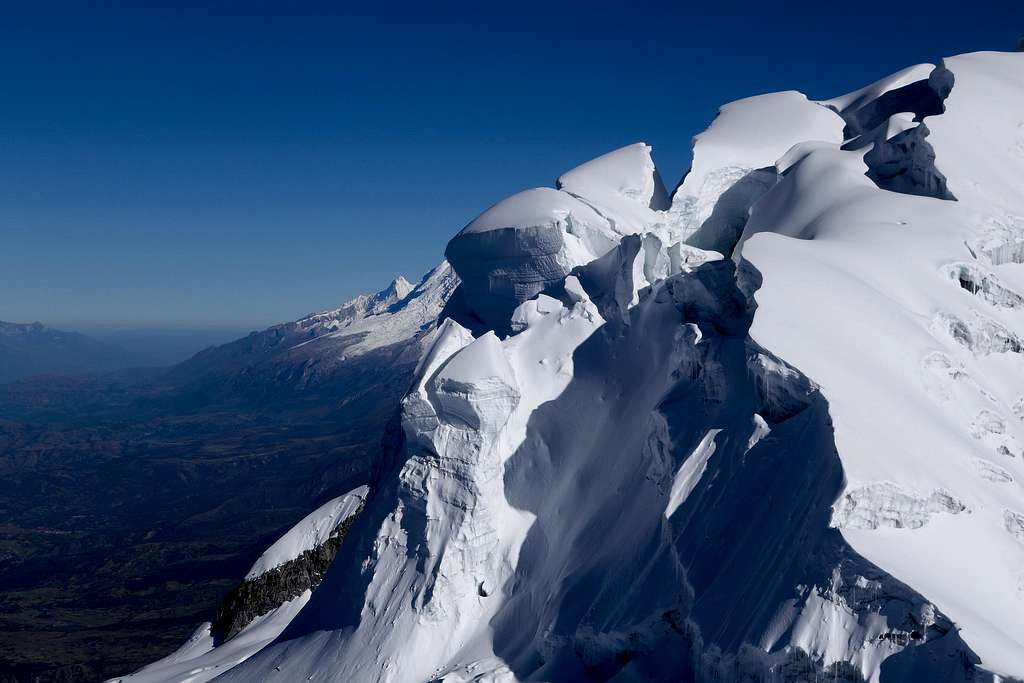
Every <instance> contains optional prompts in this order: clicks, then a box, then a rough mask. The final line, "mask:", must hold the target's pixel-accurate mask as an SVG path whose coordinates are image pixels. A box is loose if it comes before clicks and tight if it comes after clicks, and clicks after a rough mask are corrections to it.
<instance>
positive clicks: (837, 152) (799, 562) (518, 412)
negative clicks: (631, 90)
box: [125, 52, 1024, 683]
mask: <svg viewBox="0 0 1024 683" xmlns="http://www.w3.org/2000/svg"><path fill="white" fill-rule="evenodd" d="M1022 112H1024V54H1022V53H996V52H984V53H973V54H967V55H960V56H956V57H950V58H947V59H944V60H942V61H941V62H940V63H939V64H935V65H932V64H920V65H915V66H913V67H910V68H908V69H905V70H903V71H901V72H899V73H897V74H894V75H892V76H890V77H887V78H883V79H881V80H879V81H878V82H876V83H874V84H871V85H869V86H867V87H866V88H863V89H861V90H858V91H856V92H854V93H850V94H847V95H844V96H841V97H837V98H833V99H831V100H823V101H813V100H810V99H808V98H807V97H806V96H804V95H803V94H801V93H797V92H792V91H790V92H782V93H772V94H767V95H759V96H756V97H751V98H747V99H744V100H739V101H737V102H733V103H731V104H728V105H726V106H724V107H722V109H721V110H720V112H719V115H718V117H717V118H716V119H715V121H714V122H713V123H712V124H711V126H710V127H709V128H708V129H707V130H706V131H705V132H703V133H701V134H700V135H698V136H697V137H696V138H695V140H694V158H693V166H692V168H691V169H690V171H689V172H688V173H687V174H686V175H685V176H684V178H683V180H682V181H681V183H680V184H679V185H678V186H677V187H676V189H675V191H674V192H673V193H672V194H671V195H669V193H668V192H666V190H665V187H664V185H663V183H662V180H661V177H660V175H659V173H658V171H657V169H656V168H655V166H654V164H653V161H652V159H651V149H650V147H649V146H647V145H645V144H643V143H638V144H636V145H631V146H628V147H625V148H622V149H619V150H616V151H613V152H611V153H609V154H606V155H604V156H601V157H598V158H597V159H594V160H592V161H590V162H587V163H586V164H583V165H582V166H580V167H578V168H577V169H574V170H572V171H569V172H568V173H565V174H563V175H562V176H561V177H560V178H559V179H558V181H557V183H556V187H554V188H537V189H533V190H527V191H525V192H522V193H519V194H517V195H514V196H512V197H510V198H509V199H506V200H504V201H503V202H500V203H499V204H497V205H496V206H494V207H492V208H491V209H489V210H488V211H486V212H485V213H484V214H482V215H481V216H480V217H478V218H477V219H475V220H474V221H472V222H470V223H469V224H468V225H467V226H466V227H465V228H464V229H463V230H462V231H461V232H460V233H459V234H458V235H456V236H455V237H454V238H453V239H452V241H451V242H450V243H449V245H448V248H447V250H446V258H447V263H450V264H451V269H452V270H453V271H454V275H453V276H452V277H451V278H450V279H447V280H446V282H447V285H446V286H445V292H446V294H445V297H444V300H445V301H446V302H447V303H446V304H445V307H444V310H443V311H442V313H441V314H440V315H438V316H437V317H436V318H435V319H434V320H431V321H429V323H428V322H426V321H425V322H424V323H423V324H422V325H418V326H416V327H415V330H413V326H409V325H406V326H405V327H403V326H401V325H397V324H392V323H389V322H388V312H387V310H381V311H380V315H377V316H374V317H373V318H374V319H371V318H367V320H368V321H369V322H367V323H365V325H367V327H365V328H361V329H362V331H363V333H364V334H365V335H366V338H367V339H372V338H374V335H375V334H378V333H377V332H375V331H374V330H375V329H376V327H375V326H377V325H379V326H380V329H381V330H384V331H385V332H381V333H380V334H385V333H386V334H387V335H389V336H388V338H389V339H391V338H397V336H400V334H399V333H402V331H403V330H405V332H404V333H405V334H415V335H417V337H416V338H417V340H418V343H417V345H416V349H417V350H418V352H419V358H418V365H417V367H416V370H415V372H414V378H413V381H412V384H411V386H410V387H409V390H408V391H407V392H406V394H405V398H404V399H402V401H401V404H400V406H396V413H395V418H394V420H393V424H392V426H391V428H390V429H389V434H388V438H387V440H386V443H385V450H386V456H385V458H384V461H383V462H382V463H381V465H380V467H379V471H378V473H377V476H376V478H375V480H374V481H373V482H372V483H371V486H370V490H369V492H368V493H367V494H365V495H366V503H365V509H364V510H363V512H362V513H361V514H360V515H359V516H358V517H357V518H355V520H354V522H353V523H352V526H351V529H350V530H349V531H348V534H347V536H346V538H345V541H344V545H343V546H342V548H341V550H340V551H339V553H338V555H337V557H336V558H335V559H334V561H333V563H332V564H331V566H330V568H329V570H328V571H327V573H326V576H324V578H323V582H322V583H321V584H320V585H319V586H318V587H317V588H316V590H315V591H312V592H310V593H306V594H303V595H302V596H301V597H300V598H298V599H297V600H301V601H302V604H301V605H296V606H295V607H292V606H291V603H289V604H288V605H282V606H281V607H279V608H278V611H276V612H274V613H273V615H272V616H270V617H267V618H266V619H268V620H271V621H273V623H274V629H273V633H271V634H269V635H267V634H265V635H264V637H261V638H260V639H259V642H258V646H257V647H251V648H249V649H247V650H246V652H245V654H246V657H245V658H244V661H241V662H240V663H236V662H235V660H236V659H238V657H228V656H225V657H224V658H222V660H221V661H224V662H230V664H231V665H232V666H231V668H228V666H227V665H225V666H224V667H222V668H227V670H226V671H225V672H224V673H222V674H221V675H220V676H219V677H218V678H217V680H219V681H253V680H260V681H305V680H313V681H390V682H396V683H404V682H409V683H419V682H426V681H444V682H447V683H463V682H468V681H481V682H484V681H489V682H495V683H497V682H512V681H618V682H629V681H665V682H668V681H701V682H703V681H720V682H731V681H766V682H767V681H819V680H822V681H823V680H834V681H835V680H841V681H871V682H872V683H876V682H878V681H884V682H890V681H891V682H897V683H898V682H901V681H906V682H910V681H948V682H954V681H1011V680H1020V679H1024V618H1022V617H1021V615H1022V614H1024V491H1022V490H1021V489H1020V482H1022V481H1024V449H1022V444H1024V382H1022V381H1021V378H1022V376H1024V373H1022V371H1024V341H1022V340H1024V306H1022V305H1021V302H1022V301H1024V194H1022V193H1021V188H1022V187H1024V113H1022ZM444 267H446V266H442V268H444ZM455 275H457V278H456V277H455ZM428 279H429V278H428ZM406 296H407V294H406ZM361 324H364V323H361ZM296 533H297V534H298V535H299V536H301V533H299V532H296ZM299 547H302V546H301V545H300V546H295V547H294V548H292V550H291V551H289V553H286V554H294V551H295V549H297V548H299ZM278 615H280V616H278ZM261 623H262V622H261ZM258 627H259V624H256V626H252V627H250V628H258ZM243 633H245V631H243ZM239 637H241V635H239V636H236V638H239ZM253 640H256V639H255V638H253ZM233 642H235V641H234V640H227V641H226V642H224V643H223V644H220V645H219V646H218V647H214V648H213V649H212V652H214V653H215V652H217V650H218V649H219V648H229V647H231V644H232V643H233ZM187 647H188V646H186V648H187ZM196 647H198V646H196ZM204 647H205V646H204ZM236 647H238V646H236ZM200 649H201V648H200ZM176 656H177V655H176ZM183 658H185V659H187V657H185V656H184V655H182V656H179V660H181V659H183ZM195 668H199V667H195ZM204 671H208V670H204ZM140 673H145V670H144V671H143V672H140ZM218 673H219V671H218ZM188 675H192V674H188ZM205 675H207V674H206V673H204V676H205ZM176 676H177V677H176ZM125 680H131V679H128V678H126V679H125ZM147 680H168V681H170V680H191V679H189V678H187V677H185V676H184V674H182V669H180V668H179V669H175V673H173V674H170V673H169V674H168V675H167V676H166V677H164V678H160V677H159V676H152V677H150V678H148V679H147ZM196 680H203V679H196Z"/></svg>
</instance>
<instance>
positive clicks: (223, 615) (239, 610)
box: [210, 506, 363, 643]
mask: <svg viewBox="0 0 1024 683" xmlns="http://www.w3.org/2000/svg"><path fill="white" fill-rule="evenodd" d="M362 509H363V508H362V506H360V507H359V509H358V510H356V512H355V513H354V514H353V515H351V516H349V517H348V518H347V519H345V521H343V522H342V523H341V524H340V525H339V526H338V527H337V528H336V529H335V530H334V532H333V533H331V535H330V537H329V538H328V539H327V540H326V541H325V542H324V543H322V544H320V545H318V546H317V547H315V548H313V549H311V550H306V551H305V552H303V553H302V554H301V555H299V556H298V557H296V558H295V559H292V560H289V561H288V562H285V563H284V564H281V565H279V566H277V567H275V568H273V569H271V570H269V571H266V572H264V573H263V574H260V575H259V576H257V577H255V578H251V579H245V580H244V581H242V583H241V584H239V585H238V587H237V588H235V589H234V590H232V591H231V592H230V593H228V594H227V595H225V596H224V600H223V601H222V602H221V606H220V608H219V609H218V610H217V616H216V617H215V618H214V620H213V625H212V626H211V627H210V632H211V633H212V634H213V636H214V641H215V642H218V643H220V642H224V641H226V640H230V639H231V638H233V637H234V636H236V635H238V633H239V632H240V631H241V630H242V629H244V628H245V627H246V626H248V625H249V624H250V623H252V621H253V620H254V619H256V618H257V617H260V616H262V615H264V614H266V613H268V612H270V611H271V610H274V609H277V608H278V607H280V606H281V605H283V604H284V603H285V602H287V601H289V600H292V599H294V598H296V597H298V596H300V595H302V594H303V593H304V592H306V591H307V590H308V591H314V590H316V589H317V587H318V586H319V585H320V582H321V581H322V580H323V578H324V574H325V573H326V572H327V568H328V567H329V566H330V565H331V562H333V561H334V557H335V555H337V554H338V549H339V548H340V547H341V544H342V542H343V541H344V540H345V536H346V534H348V530H349V529H350V528H351V527H352V523H353V522H355V520H356V517H357V516H358V515H359V513H360V512H362Z"/></svg>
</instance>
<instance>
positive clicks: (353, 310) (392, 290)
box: [296, 275, 414, 328]
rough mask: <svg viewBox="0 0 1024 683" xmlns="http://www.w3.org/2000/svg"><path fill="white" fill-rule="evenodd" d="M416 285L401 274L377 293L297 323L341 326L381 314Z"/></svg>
mask: <svg viewBox="0 0 1024 683" xmlns="http://www.w3.org/2000/svg"><path fill="white" fill-rule="evenodd" d="M413 288H414V285H413V284H412V283H410V282H409V281H408V280H406V279H405V278H404V277H402V276H401V275H399V276H398V277H396V278H395V279H394V280H392V281H391V284H389V285H388V286H387V287H385V288H384V289H382V290H381V291H379V292H377V293H376V294H360V295H359V296H357V297H356V298H355V299H352V300H351V301H347V302H345V303H344V304H342V305H341V306H339V307H338V308H335V309H332V310H329V311H323V312H320V313H311V314H310V315H308V316H306V317H304V318H300V319H299V320H297V321H296V324H297V325H299V326H300V327H320V328H340V327H344V326H345V325H347V324H351V323H352V322H353V321H355V320H359V319H361V318H365V317H367V316H371V315H379V314H381V313H384V312H386V311H387V310H388V309H389V308H390V307H392V306H394V305H396V304H398V303H400V302H402V301H403V300H404V299H405V298H406V297H407V296H409V293H410V292H412V290H413Z"/></svg>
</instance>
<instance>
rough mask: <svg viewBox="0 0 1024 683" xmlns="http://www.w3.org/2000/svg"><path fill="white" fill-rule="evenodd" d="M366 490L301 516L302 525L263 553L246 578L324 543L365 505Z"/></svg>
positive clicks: (362, 488) (353, 492)
mask: <svg viewBox="0 0 1024 683" xmlns="http://www.w3.org/2000/svg"><path fill="white" fill-rule="evenodd" d="M369 491H370V487H369V486H360V487H359V488H356V489H353V490H351V491H349V492H348V493H346V494H345V495H343V496H338V497H337V498H334V499H333V500H329V501H327V502H326V503H324V504H323V505H321V506H320V507H318V508H317V509H316V510H314V511H313V512H311V513H309V514H308V515H306V516H305V517H303V518H302V521H301V522H299V523H298V524H296V525H295V526H293V527H292V528H291V529H289V530H288V531H287V532H286V533H285V535H284V536H282V537H281V538H279V539H277V540H276V541H274V544H273V545H271V546H270V547H269V548H267V549H266V550H265V551H263V554H262V555H260V557H259V559H258V560H256V562H255V563H254V564H253V565H252V569H250V570H249V573H248V574H246V575H245V578H247V579H254V578H256V577H257V576H259V575H261V574H264V573H266V572H268V571H270V570H271V569H273V568H274V567H279V566H281V565H282V564H284V563H285V562H287V561H288V560H292V559H294V558H296V557H298V556H299V555H301V554H302V553H304V552H305V551H307V550H312V549H313V548H315V547H317V546H318V545H321V544H323V543H324V542H325V541H326V540H327V539H328V538H330V536H331V533H332V532H333V531H334V530H335V529H337V528H338V526H340V525H341V524H342V523H343V522H344V521H345V520H347V519H348V518H349V517H351V516H352V515H354V514H355V513H356V512H358V511H359V509H360V508H361V507H362V506H363V504H364V503H365V502H366V496H367V494H368V493H369Z"/></svg>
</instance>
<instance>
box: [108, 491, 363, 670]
mask: <svg viewBox="0 0 1024 683" xmlns="http://www.w3.org/2000/svg"><path fill="white" fill-rule="evenodd" d="M368 492H369V487H367V486H360V487H359V488H356V489H353V490H352V491H349V492H348V493H346V494H345V495H343V496H339V497H337V498H334V499H333V500H329V501H328V502H326V503H324V504H323V505H321V506H320V507H319V508H317V509H316V510H314V511H313V512H311V513H310V514H309V515H307V516H306V517H304V518H303V519H302V521H301V522H299V523H298V524H296V525H295V526H294V527H292V528H291V529H289V530H288V532H287V533H285V534H284V536H282V537H281V538H279V539H278V540H277V541H275V542H274V544H273V545H271V546H270V547H269V548H267V550H266V551H265V552H264V553H263V554H262V555H260V557H259V559H258V560H256V562H255V563H254V564H253V566H252V568H251V569H250V570H249V573H248V574H246V577H245V578H246V580H251V579H255V578H256V577H258V576H261V575H262V574H265V573H266V572H268V571H270V570H271V569H274V568H275V567H279V566H281V565H283V564H284V563H286V562H289V561H291V560H295V559H296V558H298V557H300V556H301V555H302V554H303V553H304V552H306V551H308V550H312V549H314V548H316V547H317V546H319V545H322V544H323V543H325V542H326V541H327V539H328V538H329V537H330V535H331V532H333V531H334V530H335V529H336V528H338V527H339V526H340V525H341V524H342V523H344V522H345V521H346V520H348V519H349V518H350V517H352V515H355V514H357V513H358V512H359V510H360V508H361V507H362V505H363V503H364V502H365V500H366V496H367V494H368ZM311 595H312V592H311V591H310V590H306V591H305V592H303V593H301V594H300V595H298V596H297V597H295V598H293V599H291V600H288V601H286V602H284V603H282V604H281V605H280V606H279V607H277V608H276V609H274V610H272V611H270V612H268V613H266V614H263V615H261V616H258V617H256V618H255V619H254V620H253V621H252V622H251V623H249V624H248V625H247V626H246V627H245V628H243V629H242V630H241V631H240V632H239V633H238V634H236V635H235V636H233V637H232V638H230V639H228V640H226V641H224V642H220V641H219V640H218V638H216V637H215V635H214V633H213V629H212V626H213V624H211V623H210V622H207V623H205V624H202V625H201V626H199V628H197V629H196V630H195V632H194V633H193V634H192V636H191V637H190V638H189V639H188V641H186V642H185V644H184V645H182V646H181V647H180V648H178V649H177V650H176V651H175V652H174V653H172V654H170V655H168V656H167V657H164V658H163V659H161V660H159V661H157V662H154V663H153V664H150V665H148V666H145V667H143V668H142V669H140V670H139V671H136V672H135V673H133V674H131V675H129V676H124V677H122V678H116V679H113V680H112V681H111V682H110V683H122V682H123V683H136V682H137V683H164V682H171V681H175V682H180V683H186V682H187V683H202V682H203V681H209V680H212V679H213V678H215V677H216V676H218V675H220V674H222V673H224V672H225V671H227V670H228V669H230V668H231V667H233V666H235V665H237V664H239V663H241V662H243V661H245V660H246V659H247V658H249V657H251V656H252V655H253V654H255V653H256V652H259V651H260V650H261V649H262V648H263V647H265V646H266V645H268V644H269V643H271V642H272V641H273V640H274V639H275V638H277V636H278V635H280V633H281V631H282V630H284V627H285V626H287V625H288V623H289V622H291V620H292V619H293V618H294V617H295V615H296V614H298V612H299V610H301V609H302V607H303V606H304V605H305V604H306V603H307V602H308V601H309V598H310V596H311Z"/></svg>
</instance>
